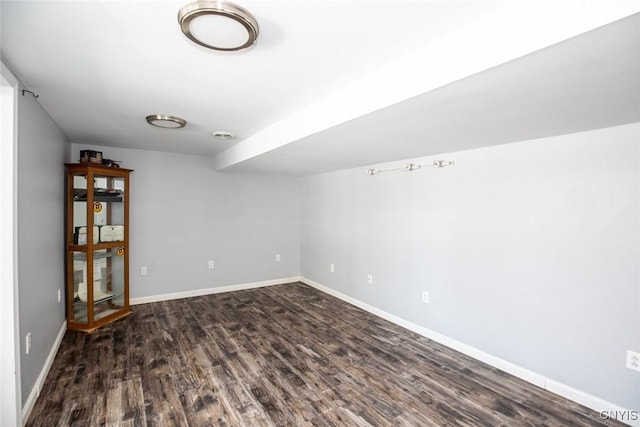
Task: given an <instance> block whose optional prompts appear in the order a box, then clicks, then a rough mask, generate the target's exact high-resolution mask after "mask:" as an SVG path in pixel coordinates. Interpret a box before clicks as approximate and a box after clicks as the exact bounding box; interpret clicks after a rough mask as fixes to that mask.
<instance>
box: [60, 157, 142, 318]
mask: <svg viewBox="0 0 640 427" xmlns="http://www.w3.org/2000/svg"><path fill="white" fill-rule="evenodd" d="M67 168H68V171H69V172H68V178H67V191H68V200H69V202H68V203H67V242H68V243H67V319H68V321H69V324H68V325H69V327H70V328H71V329H77V330H83V331H92V330H93V329H95V328H96V327H98V326H99V325H101V324H104V323H106V322H109V321H112V320H115V319H117V318H120V317H123V316H125V315H127V314H129V312H130V311H129V301H128V298H129V289H128V278H127V275H128V256H127V255H128V254H127V253H126V252H127V248H128V246H127V245H128V243H127V229H126V227H127V224H126V222H127V220H128V218H127V217H128V215H127V206H126V203H127V200H128V197H127V194H126V191H127V190H128V178H129V172H130V170H122V169H120V170H111V169H109V168H106V167H103V166H95V165H79V164H68V165H67Z"/></svg>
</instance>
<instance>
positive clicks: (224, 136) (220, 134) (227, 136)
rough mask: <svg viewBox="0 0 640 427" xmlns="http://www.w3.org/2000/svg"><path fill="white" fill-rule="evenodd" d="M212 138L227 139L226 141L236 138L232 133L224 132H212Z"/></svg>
mask: <svg viewBox="0 0 640 427" xmlns="http://www.w3.org/2000/svg"><path fill="white" fill-rule="evenodd" d="M211 136H213V137H214V138H218V139H225V140H226V139H232V138H235V137H236V136H235V135H234V134H232V133H231V132H226V131H224V130H217V131H214V132H211Z"/></svg>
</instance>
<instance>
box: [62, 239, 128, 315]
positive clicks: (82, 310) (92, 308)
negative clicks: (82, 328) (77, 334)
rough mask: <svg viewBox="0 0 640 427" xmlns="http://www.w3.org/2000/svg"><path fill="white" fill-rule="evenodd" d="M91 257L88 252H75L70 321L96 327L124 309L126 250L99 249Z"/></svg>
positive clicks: (121, 247) (115, 248) (119, 248)
mask: <svg viewBox="0 0 640 427" xmlns="http://www.w3.org/2000/svg"><path fill="white" fill-rule="evenodd" d="M92 254H93V256H91V257H87V252H83V251H75V252H73V313H71V314H72V316H71V319H72V320H74V321H76V322H79V323H83V324H90V323H93V322H95V321H97V320H100V319H102V318H104V317H106V316H108V315H110V314H113V313H116V312H118V311H120V310H122V309H123V308H124V307H125V268H124V259H125V258H124V255H125V249H124V247H123V246H119V247H114V248H109V249H99V250H95V251H93V252H92ZM87 258H92V261H93V262H91V261H89V260H88V259H87ZM90 319H91V321H90Z"/></svg>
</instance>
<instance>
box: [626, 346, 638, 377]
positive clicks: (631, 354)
mask: <svg viewBox="0 0 640 427" xmlns="http://www.w3.org/2000/svg"><path fill="white" fill-rule="evenodd" d="M627 368H629V369H633V370H634V371H638V372H640V353H636V352H635V351H631V350H627Z"/></svg>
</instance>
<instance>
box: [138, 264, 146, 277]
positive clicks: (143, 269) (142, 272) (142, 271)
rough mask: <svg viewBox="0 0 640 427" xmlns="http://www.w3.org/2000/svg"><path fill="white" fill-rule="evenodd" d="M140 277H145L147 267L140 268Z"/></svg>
mask: <svg viewBox="0 0 640 427" xmlns="http://www.w3.org/2000/svg"><path fill="white" fill-rule="evenodd" d="M140 275H141V276H146V275H147V266H146V265H145V266H142V267H140Z"/></svg>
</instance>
